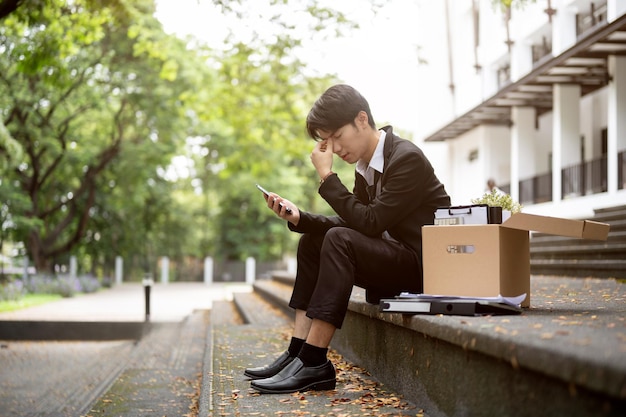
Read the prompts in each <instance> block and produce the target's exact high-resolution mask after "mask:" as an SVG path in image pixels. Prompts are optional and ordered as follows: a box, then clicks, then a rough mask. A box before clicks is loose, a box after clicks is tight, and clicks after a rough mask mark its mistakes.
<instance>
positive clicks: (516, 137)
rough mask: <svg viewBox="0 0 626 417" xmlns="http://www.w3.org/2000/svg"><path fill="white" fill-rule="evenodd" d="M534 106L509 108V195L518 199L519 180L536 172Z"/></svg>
mask: <svg viewBox="0 0 626 417" xmlns="http://www.w3.org/2000/svg"><path fill="white" fill-rule="evenodd" d="M536 114H537V112H536V110H535V108H534V107H513V108H512V109H511V119H512V120H513V126H512V127H511V197H512V198H513V199H514V200H515V201H519V181H520V179H528V178H530V177H533V176H534V175H536V174H537V169H536V167H535V149H534V147H535V119H536Z"/></svg>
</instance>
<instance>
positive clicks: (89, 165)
mask: <svg viewBox="0 0 626 417" xmlns="http://www.w3.org/2000/svg"><path fill="white" fill-rule="evenodd" d="M214 3H215V4H217V5H219V6H220V11H221V13H224V14H231V15H235V16H237V17H238V18H241V19H246V18H247V16H246V13H247V12H246V10H248V9H249V4H248V3H251V0H231V1H214ZM273 3H275V4H274V5H273V6H272V7H274V6H275V7H286V6H287V7H291V8H300V9H301V12H302V13H305V14H306V16H307V17H308V20H307V21H308V22H309V29H308V30H309V31H311V32H312V33H314V34H313V35H312V34H311V33H307V31H306V30H305V31H304V32H303V31H302V28H299V30H298V31H295V30H294V28H293V25H291V24H290V23H289V22H288V21H287V20H286V19H281V17H280V16H281V15H280V13H276V16H274V18H273V21H272V24H274V25H276V30H275V31H274V36H271V37H269V38H268V37H262V36H259V37H251V38H249V39H246V40H245V41H243V40H241V39H239V38H238V36H237V34H236V33H231V34H229V36H227V38H226V39H224V44H223V45H220V48H211V47H210V46H208V45H203V44H202V43H200V42H196V41H194V40H192V39H179V38H177V37H175V36H173V35H169V34H166V33H165V32H164V30H163V28H162V25H161V24H160V22H159V21H158V20H157V19H156V18H155V17H154V13H155V4H154V1H153V0H108V1H107V0H73V1H71V2H68V1H63V0H34V1H15V0H0V116H1V117H0V162H1V163H0V203H1V208H0V221H1V224H2V230H1V234H0V246H2V247H4V248H6V247H8V246H11V247H12V248H18V249H19V251H20V252H21V255H26V256H28V258H29V259H30V260H31V263H32V264H34V266H35V267H36V268H37V270H38V271H42V272H47V271H53V270H54V268H55V266H56V265H67V264H68V259H69V257H70V256H71V255H74V256H76V257H77V258H78V260H79V263H80V269H81V271H85V272H88V273H92V274H95V275H97V276H102V275H108V276H110V275H112V272H111V271H112V269H113V268H114V259H115V257H116V256H122V257H123V258H124V259H125V260H131V262H132V265H135V266H136V267H137V268H138V269H143V270H154V269H155V265H156V260H157V259H158V257H160V256H168V257H170V260H172V261H173V262H174V263H176V262H178V263H181V264H182V263H184V262H186V260H187V259H190V258H192V259H203V258H204V257H205V256H213V257H214V258H217V259H224V260H242V259H245V258H247V257H249V256H252V257H255V258H257V259H259V260H262V261H263V260H273V259H280V258H282V257H283V255H284V254H290V253H291V254H293V253H294V252H295V245H296V242H297V235H295V234H293V233H290V232H289V231H288V230H287V228H286V226H285V224H284V222H283V221H281V220H279V219H277V218H276V217H275V216H274V215H273V213H271V212H270V211H269V210H268V209H267V208H266V206H265V204H264V201H263V198H262V196H261V194H260V193H259V192H258V190H257V189H256V188H255V186H254V185H255V183H260V184H262V185H263V186H264V187H266V188H268V189H270V190H272V191H275V192H278V193H279V194H281V195H283V196H284V197H286V198H289V199H290V200H291V201H293V202H295V203H296V204H298V205H299V206H300V207H302V209H304V210H307V211H328V208H327V206H326V204H325V203H324V202H323V201H322V200H321V198H320V197H319V196H318V195H317V184H318V181H317V178H316V174H315V170H314V169H312V167H311V166H310V162H309V153H310V150H311V148H312V146H313V142H312V141H311V140H310V139H308V138H307V136H306V134H305V129H304V119H305V117H306V113H307V112H308V109H309V108H310V106H311V104H312V103H313V101H314V100H315V99H316V98H317V96H319V94H320V93H321V92H323V91H324V90H325V89H326V88H327V87H328V86H330V85H331V84H333V83H335V82H336V81H337V80H335V79H333V77H331V76H326V75H322V76H318V75H314V76H305V75H304V74H306V73H307V71H306V68H305V64H304V63H303V62H302V61H301V60H300V59H298V54H297V50H298V48H299V46H300V41H301V39H300V38H298V36H303V35H302V34H303V33H305V35H304V36H329V35H332V36H341V33H342V31H349V30H350V29H351V28H353V27H354V24H353V23H351V22H349V21H347V20H346V19H345V18H344V16H343V15H342V14H341V13H339V12H337V11H333V10H329V9H326V8H323V7H321V6H319V5H318V4H317V3H316V2H315V1H311V2H297V1H288V2H286V1H274V2H273ZM298 34H300V35H298ZM338 165H345V164H338ZM338 170H339V172H340V173H341V175H342V177H344V180H345V181H346V182H347V183H348V184H350V183H351V181H352V180H351V179H350V176H352V175H353V173H352V171H353V168H352V167H350V166H342V167H338ZM5 252H6V251H5Z"/></svg>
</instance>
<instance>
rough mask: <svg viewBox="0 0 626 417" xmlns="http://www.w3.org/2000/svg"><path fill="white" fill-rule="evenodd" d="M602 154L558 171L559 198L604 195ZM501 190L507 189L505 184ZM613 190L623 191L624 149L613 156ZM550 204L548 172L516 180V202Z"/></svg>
mask: <svg viewBox="0 0 626 417" xmlns="http://www.w3.org/2000/svg"><path fill="white" fill-rule="evenodd" d="M607 173H608V166H607V158H606V155H603V156H602V157H600V158H596V159H593V160H591V161H586V162H583V163H580V164H576V165H571V166H568V167H565V168H563V169H562V170H561V198H563V199H567V198H571V197H580V196H585V195H591V194H598V193H604V192H606V191H607V190H608V177H607V175H608V174H607ZM500 188H501V189H503V190H504V189H510V184H505V185H502V186H501V187H500ZM617 188H618V189H620V190H623V189H626V150H624V151H621V152H619V153H618V154H617ZM548 201H552V172H548V173H545V174H541V175H537V176H535V177H532V178H528V179H524V180H520V182H519V202H520V203H521V204H538V203H545V202H548Z"/></svg>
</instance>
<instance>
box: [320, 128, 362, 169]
mask: <svg viewBox="0 0 626 417" xmlns="http://www.w3.org/2000/svg"><path fill="white" fill-rule="evenodd" d="M318 134H319V136H320V138H321V139H322V140H325V141H327V143H328V146H329V147H330V146H332V151H333V153H334V154H336V155H338V156H339V157H340V158H341V159H343V160H344V161H346V162H347V163H349V164H354V163H356V162H357V161H358V160H359V159H362V158H367V157H368V155H367V153H368V150H369V149H368V141H367V138H366V136H365V134H366V130H363V129H359V128H358V127H357V126H355V125H353V124H352V123H348V124H347V125H344V126H342V127H340V128H339V129H337V130H336V131H334V132H328V131H324V130H320V131H318ZM370 157H371V155H370Z"/></svg>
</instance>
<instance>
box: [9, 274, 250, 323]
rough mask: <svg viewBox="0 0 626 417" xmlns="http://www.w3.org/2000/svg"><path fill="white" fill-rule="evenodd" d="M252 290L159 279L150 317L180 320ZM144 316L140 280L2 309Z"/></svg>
mask: <svg viewBox="0 0 626 417" xmlns="http://www.w3.org/2000/svg"><path fill="white" fill-rule="evenodd" d="M250 291H252V287H251V286H250V285H248V284H245V283H241V282H240V283H213V284H204V283H198V282H177V283H169V284H161V283H157V284H154V285H153V286H152V287H151V290H150V321H151V322H179V321H181V320H182V319H184V318H185V317H187V316H189V315H190V314H191V313H192V312H193V311H194V310H208V309H210V308H211V306H212V304H213V301H215V300H231V299H232V296H233V293H235V292H250ZM144 318H145V296H144V288H143V286H142V285H141V284H138V283H127V284H119V285H115V286H114V287H113V288H111V289H104V290H101V291H98V292H96V293H92V294H83V295H77V296H74V297H71V298H64V299H61V300H59V301H55V302H51V303H48V304H44V305H41V306H36V307H31V308H27V309H23V310H18V311H12V312H7V313H0V321H2V320H35V321H143V320H144Z"/></svg>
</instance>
